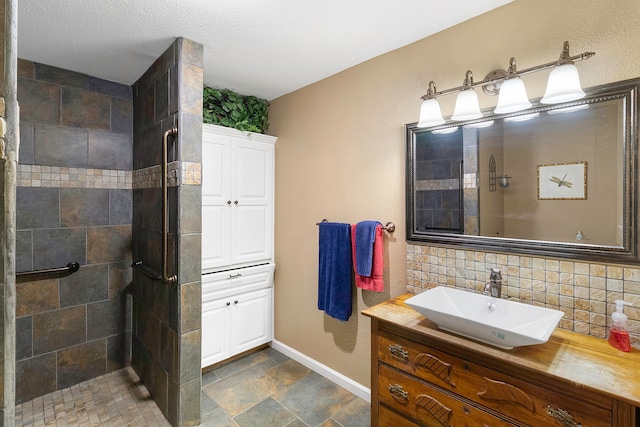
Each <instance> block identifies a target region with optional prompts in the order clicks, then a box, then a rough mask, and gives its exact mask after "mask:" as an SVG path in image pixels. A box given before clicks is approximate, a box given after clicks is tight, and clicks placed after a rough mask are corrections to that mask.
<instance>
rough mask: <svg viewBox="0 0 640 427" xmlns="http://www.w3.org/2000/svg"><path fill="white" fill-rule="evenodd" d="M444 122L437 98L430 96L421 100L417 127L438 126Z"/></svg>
mask: <svg viewBox="0 0 640 427" xmlns="http://www.w3.org/2000/svg"><path fill="white" fill-rule="evenodd" d="M444 122H445V120H444V118H443V117H442V111H441V110H440V103H439V102H438V100H437V99H435V98H431V99H425V100H424V101H422V104H421V105H420V120H419V121H418V127H419V128H428V127H431V126H438V125H441V124H443V123H444Z"/></svg>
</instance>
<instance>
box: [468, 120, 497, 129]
mask: <svg viewBox="0 0 640 427" xmlns="http://www.w3.org/2000/svg"><path fill="white" fill-rule="evenodd" d="M493 122H494V121H493V120H485V121H483V122H478V123H469V124H468V125H464V126H463V127H464V128H466V129H481V128H488V127H489V126H492V125H493Z"/></svg>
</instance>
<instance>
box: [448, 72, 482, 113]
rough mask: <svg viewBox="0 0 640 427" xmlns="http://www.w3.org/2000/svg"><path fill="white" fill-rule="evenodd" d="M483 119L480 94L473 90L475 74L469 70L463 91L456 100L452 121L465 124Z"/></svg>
mask: <svg viewBox="0 0 640 427" xmlns="http://www.w3.org/2000/svg"><path fill="white" fill-rule="evenodd" d="M480 117H482V113H481V112H480V104H479V103H478V94H477V93H476V91H475V89H474V88H473V73H472V72H471V70H467V73H466V75H465V77H464V83H463V84H462V90H461V91H460V93H458V97H457V98H456V106H455V108H454V109H453V115H452V116H451V120H454V121H456V122H464V121H467V120H475V119H479V118H480Z"/></svg>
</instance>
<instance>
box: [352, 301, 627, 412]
mask: <svg viewBox="0 0 640 427" xmlns="http://www.w3.org/2000/svg"><path fill="white" fill-rule="evenodd" d="M412 296H413V294H404V295H401V296H399V297H396V298H392V299H390V300H388V301H385V302H383V303H381V304H378V305H376V306H373V307H370V308H368V309H366V310H363V311H362V314H363V315H365V316H368V317H371V318H372V319H376V320H379V321H382V322H384V324H383V325H382V327H383V328H390V329H391V330H392V331H393V332H396V333H400V334H402V331H403V329H404V330H409V331H410V332H411V334H412V336H413V339H415V338H416V334H417V335H418V336H419V337H420V338H424V339H425V340H426V341H427V342H428V343H429V345H430V346H432V347H433V348H441V349H443V350H448V351H450V352H454V353H455V354H457V355H459V356H460V357H463V358H465V359H467V360H469V361H470V362H475V363H479V364H483V362H484V364H487V365H493V366H496V364H497V365H499V366H500V367H501V368H505V369H506V370H511V371H514V372H518V373H519V374H521V375H522V374H523V373H524V374H525V375H526V376H528V377H530V378H532V379H535V378H536V377H538V376H544V377H547V378H550V379H559V380H562V381H563V382H565V383H566V382H569V383H571V385H572V386H574V387H577V388H584V389H587V390H591V391H595V392H597V393H600V394H602V395H605V396H607V397H610V398H613V399H617V400H619V401H623V402H626V403H629V404H631V405H633V406H636V407H640V351H638V350H637V349H635V348H634V349H632V351H631V352H630V353H625V352H622V351H619V350H617V349H615V348H613V347H611V346H610V345H609V343H608V342H607V340H605V339H601V338H595V337H592V336H588V335H583V334H579V333H576V332H571V331H566V330H562V329H556V330H555V331H554V332H553V334H552V335H551V338H550V339H549V341H547V342H546V343H544V344H538V345H531V346H524V347H516V348H514V349H512V350H502V349H499V348H497V347H492V346H490V345H487V344H483V343H480V342H476V341H473V340H470V339H468V338H464V337H461V336H458V335H454V334H452V333H449V332H445V331H440V330H439V329H438V327H437V326H436V324H435V323H433V322H431V321H430V320H428V319H427V318H425V317H424V316H422V315H421V314H420V313H418V312H417V311H415V310H413V309H412V308H410V307H409V306H407V305H406V304H405V303H404V301H405V300H406V299H407V298H409V297H412ZM501 362H503V363H502V364H501Z"/></svg>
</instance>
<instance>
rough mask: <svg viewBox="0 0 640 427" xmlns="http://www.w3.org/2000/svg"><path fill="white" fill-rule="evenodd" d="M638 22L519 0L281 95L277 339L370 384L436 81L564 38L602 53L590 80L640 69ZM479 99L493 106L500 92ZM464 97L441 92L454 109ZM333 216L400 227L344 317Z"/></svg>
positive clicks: (277, 111)
mask: <svg viewBox="0 0 640 427" xmlns="http://www.w3.org/2000/svg"><path fill="white" fill-rule="evenodd" d="M431 18H433V19H435V18H437V17H431ZM638 22H640V7H638V4H637V0H614V1H608V2H604V1H601V0H589V1H584V0H563V1H562V2H559V1H557V0H516V1H515V2H513V3H511V4H509V5H506V6H504V7H502V8H499V9H497V10H495V11H492V12H489V13H487V14H485V15H482V16H480V17H478V18H475V19H473V20H470V21H468V22H465V23H463V24H460V25H458V26H456V27H453V28H451V29H449V30H446V31H443V32H441V33H438V34H436V35H434V36H431V37H429V38H426V39H424V40H421V41H419V42H417V43H414V44H412V45H409V46H406V47H404V48H402V49H398V50H396V51H393V52H390V53H388V54H385V55H382V56H380V57H378V58H375V59H373V60H370V61H368V62H365V63H363V64H360V65H358V66H356V67H353V68H351V69H349V70H346V71H344V72H342V73H339V74H337V75H335V76H332V77H330V78H328V79H325V80H323V81H320V82H318V83H315V84H313V85H310V86H308V87H306V88H303V89H301V90H298V91H296V92H293V93H291V94H288V95H286V96H283V97H281V98H278V99H276V100H274V101H273V102H272V105H271V110H270V121H271V127H270V129H269V133H271V134H273V135H277V136H278V137H279V139H278V143H277V144H276V240H275V242H276V263H277V271H276V285H275V306H276V312H275V327H276V329H275V337H276V339H277V340H279V341H281V342H283V343H284V344H286V345H288V346H291V347H293V348H295V349H296V350H298V351H300V352H302V353H304V354H306V355H308V356H309V357H311V358H313V359H316V360H317V361H319V362H321V363H323V364H325V365H328V366H329V367H331V368H333V369H335V370H336V371H338V372H340V373H342V374H344V375H346V376H348V377H350V378H352V379H353V380H355V381H357V382H359V383H361V384H363V385H365V386H370V380H369V357H370V354H369V349H370V327H369V319H368V318H366V317H363V316H362V315H360V314H359V312H360V311H361V310H362V309H364V308H366V307H367V306H369V305H371V304H375V303H377V302H379V301H382V300H384V299H387V298H389V297H392V296H396V295H398V294H401V293H403V292H405V289H406V285H407V278H406V270H405V268H406V256H407V254H406V244H405V224H404V218H405V208H404V206H405V205H404V203H405V202H404V192H405V185H404V174H405V170H404V161H405V151H404V128H403V126H404V124H405V123H409V122H415V121H416V120H417V115H418V109H419V105H420V99H419V97H420V96H421V95H422V94H423V93H424V92H426V87H427V83H428V82H429V80H435V82H436V84H437V85H438V87H439V88H440V89H446V88H449V87H453V86H457V85H459V84H461V82H462V80H463V78H464V74H465V71H466V70H467V69H468V68H470V69H472V70H473V71H474V73H475V75H476V78H482V77H483V76H484V74H486V73H487V72H489V71H490V70H493V69H496V68H505V67H506V65H507V64H508V61H509V57H511V56H515V57H516V58H517V61H518V66H519V68H521V69H523V68H528V67H530V66H534V65H537V64H541V63H545V62H548V61H551V60H554V59H556V58H557V57H558V55H559V54H560V50H561V48H562V42H563V41H564V40H569V41H570V43H571V47H572V53H574V54H575V53H579V52H583V51H587V50H592V51H595V52H596V56H595V57H594V58H592V59H590V60H588V61H585V62H583V63H581V64H579V65H578V68H579V70H580V72H581V79H582V83H583V85H584V86H586V87H588V86H593V85H598V84H603V83H606V82H612V81H617V80H623V79H628V78H633V77H638V76H640V50H639V49H637V40H640V26H639V25H638ZM328 30H329V31H330V29H328ZM330 54H331V53H330V52H327V55H330ZM546 77H547V73H537V74H535V75H530V76H526V77H525V83H526V84H527V88H528V93H529V96H530V97H540V96H542V94H543V92H544V83H545V81H546ZM480 99H481V107H483V108H486V107H489V106H493V105H495V102H496V99H495V98H489V97H486V96H483V95H481V96H480ZM454 101H455V97H454V96H445V97H443V98H442V99H441V105H442V108H443V112H445V115H450V114H451V112H452V110H453V103H454ZM323 218H327V219H329V220H332V221H344V222H357V221H360V220H365V219H377V220H380V221H382V222H386V221H393V222H395V224H396V226H397V229H396V232H395V233H394V234H393V235H392V236H390V237H389V238H388V239H387V240H386V247H385V254H386V265H385V267H386V273H385V282H386V291H385V293H384V294H382V295H371V294H366V295H363V293H362V292H361V291H358V292H357V297H356V298H354V301H355V304H356V306H354V314H353V316H352V317H351V319H350V320H349V321H348V322H346V323H340V322H337V321H335V320H333V319H330V318H328V317H327V316H325V315H324V314H323V313H322V312H320V311H318V310H317V309H316V298H317V295H316V289H317V272H318V259H317V258H318V250H317V247H318V242H317V235H318V230H317V227H316V225H315V224H316V222H318V221H320V220H321V219H323Z"/></svg>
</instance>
